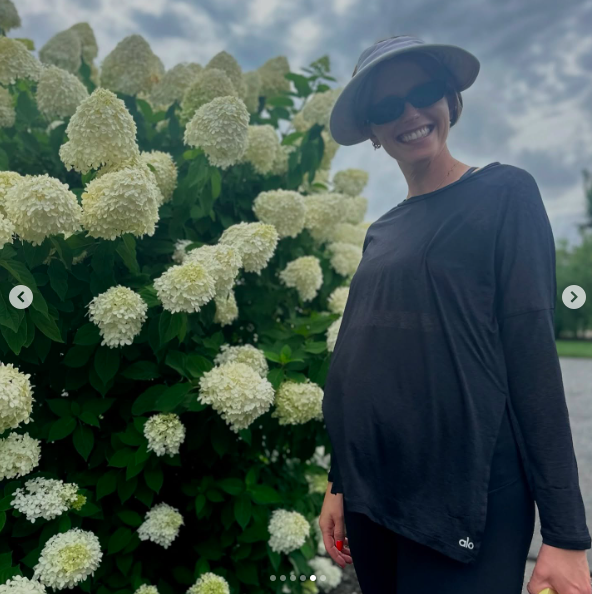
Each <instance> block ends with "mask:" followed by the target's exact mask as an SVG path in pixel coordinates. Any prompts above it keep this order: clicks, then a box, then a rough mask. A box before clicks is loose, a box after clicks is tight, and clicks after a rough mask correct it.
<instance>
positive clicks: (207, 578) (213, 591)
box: [186, 571, 230, 594]
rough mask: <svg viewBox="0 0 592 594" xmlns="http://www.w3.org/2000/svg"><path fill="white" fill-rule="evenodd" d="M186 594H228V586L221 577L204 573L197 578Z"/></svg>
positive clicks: (209, 572)
mask: <svg viewBox="0 0 592 594" xmlns="http://www.w3.org/2000/svg"><path fill="white" fill-rule="evenodd" d="M186 594H230V585H229V584H228V582H227V581H226V580H225V579H224V578H223V577H221V576H219V575H216V574H215V573H213V572H211V571H206V572H205V573H203V574H202V575H200V576H199V578H198V579H197V581H196V582H195V584H193V586H191V587H190V588H189V589H188V590H187V592H186Z"/></svg>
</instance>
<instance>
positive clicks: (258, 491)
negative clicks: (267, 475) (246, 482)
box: [249, 485, 282, 504]
mask: <svg viewBox="0 0 592 594" xmlns="http://www.w3.org/2000/svg"><path fill="white" fill-rule="evenodd" d="M249 492H250V493H251V497H252V498H253V501H254V502H255V503H258V504H266V503H282V498H281V497H280V494H279V493H278V492H277V491H276V490H275V489H274V488H273V487H270V486H269V485H254V486H253V487H251V488H250V489H249Z"/></svg>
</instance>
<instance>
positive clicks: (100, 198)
mask: <svg viewBox="0 0 592 594" xmlns="http://www.w3.org/2000/svg"><path fill="white" fill-rule="evenodd" d="M161 200H162V194H161V193H160V190H159V189H158V186H157V185H156V183H154V178H152V179H151V178H150V177H149V176H148V175H147V173H146V172H145V171H143V170H142V169H140V168H138V167H124V168H123V169H121V170H118V171H112V172H110V173H105V174H104V175H102V176H100V177H97V178H95V179H93V180H92V181H91V182H90V183H89V184H88V185H87V186H86V190H85V191H84V193H83V194H82V225H83V227H84V228H85V229H86V230H87V231H88V234H89V235H90V236H91V237H102V238H103V239H115V238H116V237H119V236H120V235H123V234H124V233H131V234H132V235H134V236H135V237H142V236H143V235H148V236H152V235H154V231H155V230H156V222H157V221H158V207H159V205H160V202H161Z"/></svg>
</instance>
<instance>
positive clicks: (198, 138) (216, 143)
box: [183, 71, 250, 169]
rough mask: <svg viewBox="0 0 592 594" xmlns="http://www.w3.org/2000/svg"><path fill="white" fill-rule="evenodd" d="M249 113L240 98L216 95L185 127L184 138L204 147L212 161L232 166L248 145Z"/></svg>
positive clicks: (187, 143) (194, 144)
mask: <svg viewBox="0 0 592 594" xmlns="http://www.w3.org/2000/svg"><path fill="white" fill-rule="evenodd" d="M209 72H211V71H209ZM249 117H250V116H249V112H248V111H247V108H246V107H245V104H244V103H243V102H242V101H241V100H240V99H237V98H236V97H232V96H224V97H216V98H214V99H212V100H211V101H209V102H207V103H206V104H205V105H202V106H201V107H200V108H199V109H197V111H196V112H195V114H194V115H193V117H192V118H191V120H190V121H189V123H188V124H187V126H186V128H185V134H184V136H183V142H184V143H185V144H186V145H188V146H193V147H197V148H201V149H203V151H204V153H205V154H206V156H207V157H208V160H209V162H210V163H211V164H212V165H214V166H216V167H220V168H221V169H228V167H230V166H231V165H234V164H235V163H238V162H239V159H240V158H241V157H242V156H243V154H244V152H245V150H246V148H247V142H248V131H249Z"/></svg>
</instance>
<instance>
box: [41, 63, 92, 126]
mask: <svg viewBox="0 0 592 594" xmlns="http://www.w3.org/2000/svg"><path fill="white" fill-rule="evenodd" d="M87 97H88V91H87V90H86V87H85V86H84V85H83V84H82V83H81V82H80V80H79V79H78V78H76V77H75V76H74V75H73V74H70V73H69V72H67V71H66V70H63V69H62V68H58V67H57V66H48V67H47V68H44V69H43V72H42V73H41V77H40V78H39V84H38V85H37V94H36V98H37V106H38V107H39V111H40V112H41V113H42V114H43V115H44V116H45V117H46V118H47V119H48V120H51V119H56V118H58V119H59V118H68V117H70V116H71V115H73V114H74V112H75V111H76V108H77V107H78V106H79V105H80V103H81V102H82V101H84V100H85V99H86V98H87Z"/></svg>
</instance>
